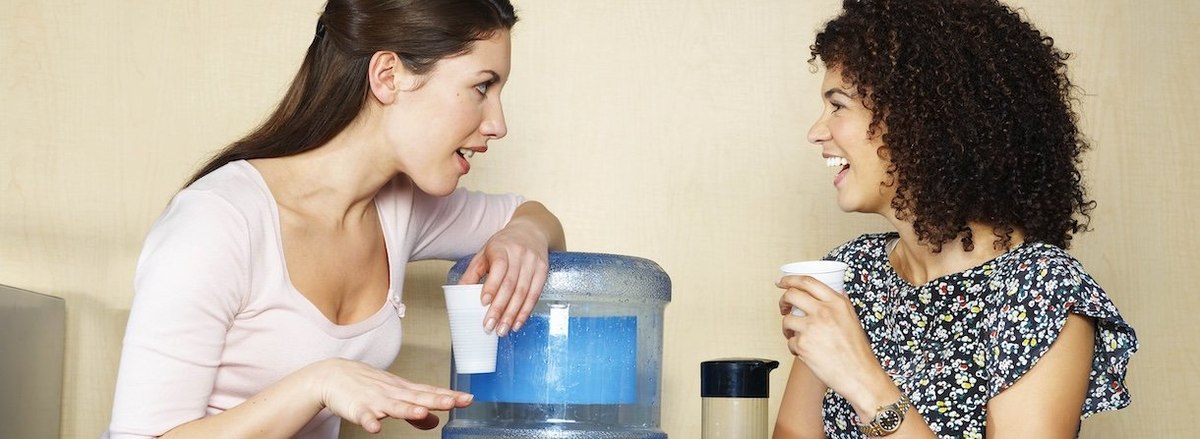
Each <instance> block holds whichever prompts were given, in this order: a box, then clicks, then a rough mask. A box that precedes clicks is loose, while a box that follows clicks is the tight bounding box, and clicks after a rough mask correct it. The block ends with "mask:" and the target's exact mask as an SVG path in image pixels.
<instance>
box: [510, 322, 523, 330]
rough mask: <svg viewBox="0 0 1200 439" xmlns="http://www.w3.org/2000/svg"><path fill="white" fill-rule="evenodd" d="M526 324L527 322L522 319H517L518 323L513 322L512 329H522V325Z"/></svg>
mask: <svg viewBox="0 0 1200 439" xmlns="http://www.w3.org/2000/svg"><path fill="white" fill-rule="evenodd" d="M524 325H525V322H522V321H520V320H517V322H516V323H513V329H512V330H513V332H517V331H520V330H521V327H522V326H524Z"/></svg>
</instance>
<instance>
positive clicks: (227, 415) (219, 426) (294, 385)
mask: <svg viewBox="0 0 1200 439" xmlns="http://www.w3.org/2000/svg"><path fill="white" fill-rule="evenodd" d="M306 370H307V369H301V371H298V372H296V373H293V374H291V375H288V376H286V377H284V378H283V379H282V380H280V381H278V382H276V383H275V384H273V385H271V386H270V387H268V388H266V389H265V390H263V391H262V392H260V393H259V394H257V395H254V396H253V397H251V398H250V399H247V400H246V401H244V402H242V403H241V404H238V405H237V406H235V407H233V408H231V409H229V410H226V411H224V412H222V413H220V414H217V415H213V416H207V417H204V418H200V419H197V420H195V421H192V422H188V423H186V424H183V425H180V426H178V427H175V428H174V429H172V430H171V431H169V432H167V434H165V435H163V436H162V438H164V439H183V438H213V437H221V438H265V439H271V438H290V437H292V436H295V435H296V432H298V431H300V429H301V428H303V427H304V425H305V424H307V423H308V422H309V421H310V420H312V418H313V417H314V416H316V415H317V413H318V412H320V411H321V409H322V408H324V407H323V406H322V405H321V402H320V401H321V399H320V398H319V397H318V395H315V391H314V390H313V389H315V388H316V386H315V385H313V383H312V380H313V378H312V377H311V374H310V373H308V372H306Z"/></svg>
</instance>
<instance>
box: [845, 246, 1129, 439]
mask: <svg viewBox="0 0 1200 439" xmlns="http://www.w3.org/2000/svg"><path fill="white" fill-rule="evenodd" d="M896 238H897V234H895V233H882V234H867V235H863V236H861V237H859V238H858V239H855V240H853V241H850V242H848V243H846V244H843V245H842V246H841V247H838V248H837V249H835V250H833V251H832V252H830V253H829V255H828V256H826V259H832V260H838V261H842V262H845V263H847V264H849V265H850V268H849V269H848V270H847V271H846V278H845V280H846V292H847V294H848V295H849V297H850V301H851V303H853V304H854V308H855V310H857V311H858V316H859V319H860V320H861V322H862V325H863V328H865V329H866V333H867V337H868V339H869V340H870V342H871V347H872V349H873V350H874V351H875V355H876V357H878V358H879V362H880V364H882V365H883V368H884V370H886V371H887V372H888V374H890V375H891V376H892V379H893V380H894V381H895V382H896V384H897V386H899V387H900V390H901V391H902V392H904V394H905V395H908V397H909V399H910V400H911V401H912V403H913V407H914V408H915V409H916V410H917V411H918V412H919V413H920V414H921V416H923V417H924V418H925V421H926V422H927V423H928V424H929V426H930V428H932V429H933V432H934V433H935V434H937V435H938V436H939V437H941V438H982V437H984V433H985V431H986V429H985V421H986V419H987V416H986V410H987V407H986V405H987V402H988V400H989V399H991V398H992V397H993V396H996V395H997V394H998V393H1000V392H1001V391H1003V390H1004V389H1006V388H1008V386H1011V385H1012V384H1013V383H1015V382H1016V381H1017V380H1018V379H1020V378H1021V376H1022V375H1024V374H1025V372H1027V371H1029V369H1030V368H1032V367H1033V365H1034V364H1035V363H1037V361H1038V359H1039V358H1041V357H1042V355H1044V354H1045V353H1046V351H1047V350H1048V349H1049V348H1050V344H1051V343H1053V342H1054V340H1055V339H1056V338H1057V337H1058V334H1059V331H1060V330H1061V329H1062V327H1063V325H1064V324H1065V323H1066V320H1067V315H1068V313H1075V314H1081V315H1084V316H1087V317H1091V318H1092V319H1094V320H1095V322H1096V351H1095V355H1094V357H1093V360H1092V371H1091V380H1090V384H1089V387H1088V393H1087V398H1086V400H1085V401H1084V404H1083V413H1081V417H1087V416H1089V415H1091V414H1093V413H1097V412H1101V411H1105V410H1116V409H1120V408H1123V407H1125V406H1127V405H1129V392H1128V390H1127V389H1126V388H1125V370H1126V367H1127V366H1128V364H1129V358H1130V356H1132V355H1133V353H1134V352H1135V351H1137V347H1138V343H1137V338H1136V336H1135V335H1134V331H1133V328H1132V327H1130V326H1129V324H1128V323H1126V322H1125V320H1124V319H1122V318H1121V315H1120V314H1119V313H1118V312H1117V308H1116V307H1115V306H1114V305H1113V303H1112V302H1111V301H1110V300H1109V299H1108V296H1107V295H1105V293H1104V290H1102V289H1100V286H1099V285H1097V284H1096V281H1095V280H1093V279H1092V277H1091V276H1089V275H1088V274H1087V273H1085V272H1084V271H1083V266H1082V265H1081V264H1080V263H1079V261H1077V260H1075V258H1072V257H1071V256H1070V255H1068V254H1067V253H1066V252H1065V251H1063V250H1062V249H1060V248H1058V247H1055V246H1053V245H1049V244H1045V243H1037V242H1030V243H1025V244H1022V245H1020V246H1018V247H1016V248H1014V249H1012V250H1011V251H1009V252H1007V253H1004V254H1002V255H1000V256H999V257H997V258H996V259H993V260H991V261H989V262H986V263H984V264H982V265H979V266H977V267H974V268H971V269H968V270H966V271H963V272H960V273H954V274H950V275H947V276H943V277H941V278H938V279H935V280H933V281H930V282H929V283H927V284H925V285H921V286H914V285H912V284H910V283H908V282H907V281H905V280H904V279H902V278H901V277H900V276H899V275H898V274H897V273H896V271H895V270H893V268H892V266H891V264H890V263H889V261H888V256H887V247H888V242H889V240H892V239H896ZM823 411H824V413H823V414H824V419H825V433H826V435H827V436H828V437H829V439H840V438H862V437H863V434H862V433H860V432H859V431H858V428H857V427H856V425H855V424H856V423H858V422H859V420H858V418H857V416H856V415H855V413H854V408H853V407H852V406H851V405H850V404H849V403H848V402H846V400H845V399H843V398H842V397H841V396H839V395H837V394H836V393H833V392H832V391H829V392H827V393H826V395H825V400H824V408H823Z"/></svg>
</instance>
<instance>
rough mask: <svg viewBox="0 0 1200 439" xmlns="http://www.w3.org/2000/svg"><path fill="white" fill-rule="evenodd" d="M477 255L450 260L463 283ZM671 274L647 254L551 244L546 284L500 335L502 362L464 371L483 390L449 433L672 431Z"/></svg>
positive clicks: (657, 434) (456, 378) (461, 383)
mask: <svg viewBox="0 0 1200 439" xmlns="http://www.w3.org/2000/svg"><path fill="white" fill-rule="evenodd" d="M469 262H470V258H464V259H462V260H459V261H458V263H456V264H455V265H454V267H452V268H451V269H450V273H449V275H448V276H447V283H457V282H458V279H459V278H460V277H462V273H463V271H464V270H466V267H467V264H468V263H469ZM670 301H671V279H670V277H668V276H667V274H666V272H664V271H663V270H662V268H661V267H659V266H658V264H656V263H654V261H650V260H648V259H643V258H637V257H632V256H621V255H612V254H602V253H579V252H551V253H550V272H549V274H548V276H547V278H546V286H545V288H544V289H543V290H542V296H541V298H540V299H539V300H538V303H537V306H536V307H535V308H534V310H533V313H532V314H531V316H530V318H529V320H528V321H527V322H526V323H525V325H524V326H523V327H522V328H521V330H520V331H517V332H513V333H511V334H510V335H509V336H507V337H503V338H501V339H500V342H499V346H498V348H497V352H496V371H495V372H494V373H487V374H458V373H456V372H455V371H454V365H453V362H452V363H451V373H450V387H451V388H453V389H455V390H461V391H464V392H470V393H472V394H474V395H475V400H474V403H472V404H471V406H470V407H467V408H463V409H456V410H454V411H452V412H451V414H450V421H449V422H448V423H447V424H446V426H445V428H443V429H442V438H443V439H483V438H488V439H495V438H502V439H507V438H514V439H515V438H533V439H542V438H547V439H548V438H555V439H574V438H598V439H608V438H611V439H665V438H666V437H667V435H666V434H665V433H664V432H663V431H662V429H661V428H660V426H659V422H660V400H661V391H662V385H661V379H662V333H663V310H664V308H665V307H666V305H667V303H669V302H670Z"/></svg>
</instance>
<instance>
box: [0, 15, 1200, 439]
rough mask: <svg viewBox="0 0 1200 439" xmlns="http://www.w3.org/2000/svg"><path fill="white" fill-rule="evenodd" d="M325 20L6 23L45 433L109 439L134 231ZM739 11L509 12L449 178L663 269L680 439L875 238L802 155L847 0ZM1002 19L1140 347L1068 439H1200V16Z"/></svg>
mask: <svg viewBox="0 0 1200 439" xmlns="http://www.w3.org/2000/svg"><path fill="white" fill-rule="evenodd" d="M321 3H322V2H321V1H319V0H305V1H299V2H298V1H294V0H286V1H285V0H270V1H257V2H243V1H241V0H220V1H216V0H186V1H172V2H157V1H129V2H121V6H120V7H111V5H113V4H114V3H111V2H65V1H51V0H31V1H19V2H8V4H6V6H5V8H4V12H3V13H0V283H5V284H10V285H14V286H18V287H22V288H26V289H31V290H35V291H40V292H43V293H49V294H53V295H57V296H61V297H64V298H65V299H66V301H67V312H68V317H69V321H68V325H67V326H68V328H67V329H68V340H67V354H66V355H67V372H66V385H65V389H66V394H65V396H64V402H63V409H64V418H63V437H66V438H91V437H96V436H97V435H98V434H99V433H100V432H101V431H102V430H103V429H104V428H105V426H106V425H107V422H108V418H109V410H110V407H111V398H112V392H113V384H114V382H113V381H114V376H115V373H116V367H117V360H118V356H119V351H120V341H121V337H122V334H123V331H124V324H125V319H126V317H127V315H128V308H129V304H130V299H131V287H130V285H131V277H132V274H133V268H134V261H135V258H136V257H137V254H138V251H139V249H140V246H141V240H142V238H143V236H144V234H145V232H146V230H147V227H148V226H149V224H150V223H151V221H152V220H153V219H154V218H155V217H156V216H157V215H158V213H159V212H160V210H161V209H162V208H163V206H164V204H165V203H166V202H167V200H168V199H169V197H170V196H171V194H172V192H173V191H174V190H175V189H176V188H177V187H178V186H179V184H180V183H182V182H183V180H184V178H185V177H186V175H187V174H188V173H189V172H191V171H192V170H193V169H194V168H195V166H197V164H198V163H199V162H200V161H201V160H202V159H203V157H205V156H206V155H207V154H208V153H210V152H211V151H213V150H214V149H216V148H218V147H220V146H222V145H224V144H226V143H228V142H229V141H231V140H233V139H234V138H236V137H237V136H238V135H239V134H241V133H244V132H245V131H246V130H248V129H249V128H250V127H252V126H253V125H254V124H255V123H256V122H258V121H259V120H261V118H262V117H263V116H265V114H266V112H267V111H268V110H269V109H270V108H271V107H272V105H273V104H274V102H275V101H276V99H278V98H279V96H280V95H281V94H282V91H283V90H284V88H285V87H286V84H287V82H288V81H289V80H290V77H291V74H292V73H293V72H294V70H295V68H296V66H297V65H298V63H299V60H300V56H301V55H302V52H303V50H304V48H305V47H306V45H307V44H308V41H309V38H310V36H311V32H312V28H313V25H314V19H315V16H316V14H317V12H318V10H319V8H320V6H321ZM749 3H750V4H749V5H741V6H739V5H738V4H739V3H736V2H728V1H713V0H689V1H687V2H679V1H673V0H613V1H602V2H576V1H562V0H523V1H521V0H519V1H518V7H519V8H520V9H521V12H522V22H521V24H519V27H518V30H517V32H516V35H515V43H514V44H515V47H514V54H513V57H514V69H513V77H512V81H511V82H510V83H509V84H510V85H509V87H508V89H507V91H506V94H505V102H506V104H507V107H506V110H507V115H508V117H509V120H508V122H509V127H510V135H509V136H508V138H507V139H505V140H504V141H502V142H499V143H497V144H495V145H494V149H493V150H492V152H490V153H488V154H487V155H485V156H482V157H480V158H477V159H476V160H475V163H476V168H475V172H473V173H472V174H471V176H470V177H469V178H468V179H467V180H466V181H465V183H466V184H467V185H469V186H471V187H475V188H482V189H487V190H492V191H515V192H520V193H525V194H527V195H529V196H531V197H533V198H536V199H539V200H542V201H544V202H545V203H546V204H547V205H549V206H551V208H552V209H553V210H554V211H555V212H556V213H558V215H559V216H560V217H561V218H562V220H563V223H564V225H565V226H566V227H567V229H568V236H569V241H570V244H571V247H572V248H573V249H574V250H580V251H598V252H612V253H622V254H630V255H637V256H643V257H647V258H650V259H653V260H655V261H657V262H658V263H659V264H661V265H662V266H663V267H664V268H665V269H666V270H667V272H668V273H670V275H671V277H672V279H673V281H674V285H675V289H674V301H673V302H672V304H671V305H670V306H669V307H668V310H667V326H666V329H665V331H666V342H665V357H664V358H665V360H664V361H665V364H664V379H663V393H664V395H663V407H662V415H663V427H664V428H665V429H666V431H667V432H668V433H669V434H670V435H671V437H675V438H693V437H698V436H699V424H698V422H697V420H698V418H699V413H700V400H699V397H698V394H699V388H698V387H699V386H698V369H699V367H698V364H699V363H700V362H701V361H703V360H707V359H712V358H717V357H725V356H761V357H767V358H774V359H779V360H787V361H790V360H789V355H788V352H787V350H786V348H785V347H784V344H783V341H782V338H781V337H780V335H779V329H778V318H777V317H776V316H775V315H774V309H775V301H776V299H777V291H776V290H775V289H774V288H773V287H772V282H773V281H774V279H775V276H776V272H775V269H776V267H778V266H779V264H780V263H782V262H785V261H789V260H795V259H800V258H812V257H816V256H819V255H821V254H823V253H824V252H825V251H826V250H828V249H829V248H830V247H831V246H833V245H835V244H837V243H839V242H841V241H844V240H846V239H849V238H851V237H853V236H855V235H856V234H858V233H861V232H864V231H870V230H879V229H880V228H881V227H882V226H883V224H882V223H881V222H880V221H878V220H877V219H875V218H872V217H867V216H862V215H857V216H854V215H845V214H841V213H840V212H839V211H838V210H837V209H836V207H835V206H834V204H833V195H832V191H831V189H830V187H829V186H830V185H829V180H830V175H829V172H828V171H827V170H826V169H825V168H824V167H823V164H822V163H821V162H820V160H819V159H818V155H817V150H816V148H814V147H811V146H809V145H807V144H806V142H805V140H804V134H805V131H806V130H807V128H808V126H809V124H810V123H811V121H812V120H813V119H814V117H816V115H817V111H818V107H817V105H818V97H817V90H816V87H817V85H818V83H819V75H814V74H812V73H810V72H809V70H808V65H807V64H805V59H807V57H808V56H807V51H806V49H805V48H806V47H807V45H808V44H809V42H810V41H811V38H812V35H813V31H814V29H815V28H816V27H817V26H818V24H819V23H820V22H821V21H823V20H824V19H826V18H828V17H829V16H831V15H832V14H834V13H835V11H836V9H837V6H838V4H839V2H837V1H834V0H810V1H804V2H797V1H793V0H776V1H757V2H749ZM1017 4H1019V5H1023V6H1025V7H1027V8H1028V13H1029V14H1030V15H1031V16H1032V17H1033V18H1034V19H1035V21H1036V22H1037V23H1040V25H1041V26H1042V27H1043V28H1044V29H1045V30H1047V31H1048V32H1049V33H1050V34H1051V35H1053V36H1055V38H1056V40H1057V41H1058V42H1059V44H1060V45H1061V46H1062V47H1064V48H1066V49H1068V50H1070V51H1073V52H1075V53H1076V54H1077V57H1076V58H1075V59H1074V61H1073V66H1074V75H1075V78H1076V80H1077V81H1078V83H1079V85H1081V86H1082V87H1083V89H1084V90H1085V91H1086V92H1087V95H1086V96H1085V97H1084V98H1083V100H1082V106H1081V107H1080V109H1081V110H1082V114H1083V123H1084V128H1085V131H1086V132H1087V133H1088V134H1089V135H1090V137H1091V139H1092V141H1093V144H1094V151H1093V152H1092V153H1091V154H1090V155H1089V156H1088V159H1087V167H1088V170H1087V176H1088V179H1089V181H1090V182H1091V188H1092V195H1093V196H1094V197H1095V198H1096V199H1097V200H1098V201H1099V203H1100V204H1099V208H1098V209H1097V210H1096V212H1095V219H1094V222H1093V226H1094V228H1095V231H1094V232H1092V233H1088V234H1085V235H1083V236H1081V237H1080V238H1079V239H1077V245H1076V247H1075V248H1074V249H1073V253H1074V254H1075V255H1076V256H1077V257H1079V258H1080V259H1081V260H1082V261H1083V262H1084V263H1085V265H1086V266H1087V268H1088V269H1089V270H1090V271H1091V272H1092V273H1093V274H1094V275H1095V276H1096V277H1097V278H1098V279H1099V280H1100V282H1101V283H1102V285H1104V286H1105V287H1106V288H1107V289H1108V291H1109V292H1110V293H1111V295H1112V296H1113V298H1114V299H1115V300H1116V302H1117V304H1118V306H1119V307H1120V309H1121V310H1122V312H1123V313H1124V314H1125V316H1126V317H1128V318H1129V320H1130V321H1131V322H1132V323H1133V324H1134V325H1135V327H1136V328H1137V330H1138V334H1139V335H1140V336H1141V341H1142V350H1141V352H1140V353H1139V354H1138V355H1137V356H1136V357H1135V358H1134V362H1133V365H1132V371H1131V373H1130V376H1129V384H1130V386H1131V387H1132V390H1133V392H1134V404H1133V406H1132V407H1130V408H1129V409H1127V410H1125V411H1122V412H1117V413H1106V414H1102V415H1099V416H1097V417H1095V418H1093V419H1092V420H1091V421H1089V422H1087V423H1086V424H1085V428H1084V436H1085V437H1094V438H1132V437H1144V438H1157V437H1183V436H1188V435H1191V434H1192V433H1194V432H1193V430H1192V429H1191V428H1190V427H1188V426H1189V425H1191V424H1192V422H1191V421H1192V420H1193V419H1194V418H1195V414H1194V413H1193V410H1194V408H1195V407H1196V406H1200V397H1198V396H1197V394H1198V393H1200V379H1198V378H1197V374H1196V373H1195V367H1194V366H1195V365H1196V364H1198V363H1200V349H1198V348H1197V343H1196V342H1195V341H1194V340H1195V339H1194V334H1195V332H1196V330H1195V327H1194V325H1193V324H1190V323H1188V317H1189V316H1191V315H1193V313H1194V312H1195V310H1197V309H1198V308H1200V298H1198V297H1200V296H1198V295H1197V294H1196V288H1195V285H1196V283H1197V282H1198V281H1200V276H1198V275H1197V272H1198V271H1197V270H1195V268H1194V266H1193V262H1191V261H1193V260H1194V259H1195V257H1194V256H1193V255H1194V253H1195V251H1196V244H1197V243H1198V240H1197V238H1196V232H1195V231H1194V226H1193V224H1192V221H1193V219H1194V218H1195V217H1196V215H1197V214H1198V213H1200V212H1198V211H1197V207H1196V206H1197V204H1196V203H1195V202H1194V201H1193V197H1196V196H1200V181H1198V179H1200V177H1198V176H1197V174H1196V173H1195V167H1196V165H1198V164H1200V148H1198V147H1200V139H1197V135H1196V130H1195V128H1196V123H1197V121H1198V120H1200V108H1198V105H1200V104H1198V102H1200V82H1198V81H1197V79H1196V76H1194V75H1195V71H1196V70H1197V69H1200V60H1198V59H1197V58H1196V57H1195V55H1194V53H1195V52H1194V48H1193V47H1192V46H1194V45H1195V43H1196V42H1197V40H1198V38H1200V31H1197V27H1200V26H1198V25H1200V4H1198V3H1196V2H1192V1H1189V0H1159V1H1153V2H1136V6H1134V5H1135V2H1128V1H1117V0H1103V1H1098V0H1064V1H1053V2H1049V1H1033V0H1021V1H1019V2H1017ZM447 267H448V265H447V264H446V263H442V262H426V263H419V264H417V267H416V268H415V269H413V270H412V272H411V275H410V279H409V282H408V288H409V292H410V293H409V295H408V297H409V298H410V300H413V301H415V303H414V302H410V306H412V307H413V310H412V311H413V312H410V313H409V315H410V317H409V318H408V319H406V320H405V330H406V331H407V337H406V339H405V347H404V350H403V351H402V352H401V356H400V358H399V359H398V361H397V364H396V365H395V366H394V368H393V369H394V370H395V371H396V372H397V373H400V374H402V375H405V376H409V377H411V378H414V379H417V380H420V381H427V382H433V383H440V384H445V383H446V381H447V376H446V372H445V370H446V368H447V362H448V350H447V348H446V346H447V336H446V335H445V331H444V327H445V323H444V321H443V320H442V319H444V317H442V316H443V315H444V314H442V313H441V312H440V311H439V309H438V308H439V306H440V303H439V300H438V297H437V294H436V289H435V288H436V287H435V286H436V285H437V284H438V282H439V280H440V278H441V277H442V276H443V275H444V273H445V270H446V268H447ZM713 322H719V323H718V324H713ZM1189 327H1191V328H1193V329H1190V330H1189V329H1187V328H1189ZM1187 334H1193V335H1191V336H1189V335H1187ZM784 378H785V372H782V371H780V372H776V374H775V375H774V379H773V385H774V389H781V388H782V385H783V382H784ZM771 402H772V407H775V406H777V404H778V395H777V394H776V395H775V397H774V398H772V400H771ZM773 419H774V415H772V420H773ZM347 430H348V431H351V432H353V431H356V429H355V428H348V429H347ZM410 432H411V430H410V429H409V428H408V427H407V425H404V424H403V423H391V424H388V425H387V426H386V429H385V434H384V435H383V437H437V435H436V433H420V434H416V433H410ZM345 436H349V437H366V435H362V434H356V433H347V434H345Z"/></svg>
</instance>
